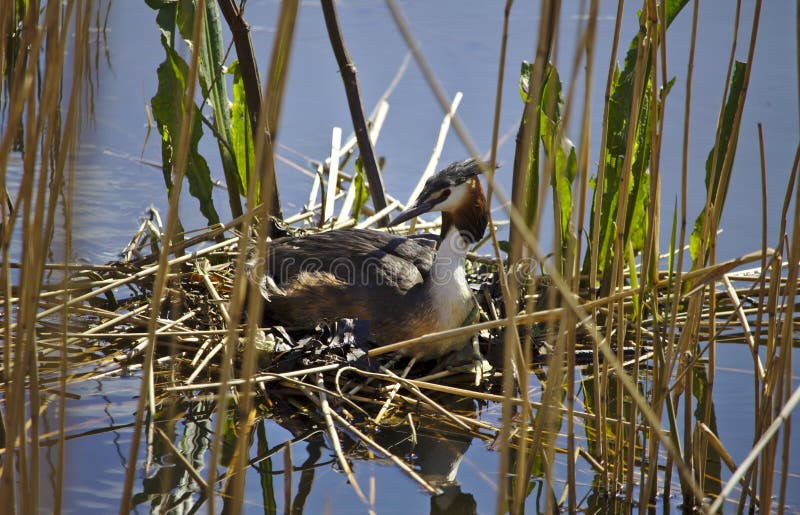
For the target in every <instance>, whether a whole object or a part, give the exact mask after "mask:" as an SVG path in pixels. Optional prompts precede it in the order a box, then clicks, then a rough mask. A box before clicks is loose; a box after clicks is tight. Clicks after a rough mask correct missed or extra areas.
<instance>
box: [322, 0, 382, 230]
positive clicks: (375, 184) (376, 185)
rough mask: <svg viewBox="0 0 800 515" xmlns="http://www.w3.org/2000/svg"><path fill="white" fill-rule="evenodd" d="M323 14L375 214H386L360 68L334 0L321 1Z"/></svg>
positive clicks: (379, 223) (380, 221) (380, 222)
mask: <svg viewBox="0 0 800 515" xmlns="http://www.w3.org/2000/svg"><path fill="white" fill-rule="evenodd" d="M321 2H322V14H323V15H324V16H325V26H326V28H327V29H328V38H329V39H330V42H331V47H332V48H333V54H334V56H336V62H337V63H338V65H339V72H340V73H341V74H342V81H343V82H344V89H345V93H346V94H347V103H348V105H349V106H350V118H351V119H352V121H353V129H354V130H355V133H356V140H357V141H358V149H359V151H360V152H361V159H362V161H363V163H364V171H365V172H366V173H367V179H368V181H369V190H370V195H371V196H372V202H373V204H374V205H375V211H376V212H378V211H382V210H383V209H385V208H386V193H385V192H384V190H383V179H381V174H380V170H379V169H378V161H377V160H376V159H375V149H374V148H373V146H372V142H371V141H370V139H369V129H368V128H367V120H366V118H365V116H364V105H363V103H362V102H361V93H360V92H359V87H358V76H357V73H356V67H355V65H354V64H353V61H352V60H351V59H350V54H349V53H348V52H347V48H346V47H345V45H344V38H343V37H342V28H341V27H340V26H339V18H338V16H337V15H336V7H335V6H334V4H333V0H321ZM388 222H389V218H388V216H384V217H383V218H381V219H380V220H379V221H378V225H379V226H381V227H385V226H386V224H387V223H388Z"/></svg>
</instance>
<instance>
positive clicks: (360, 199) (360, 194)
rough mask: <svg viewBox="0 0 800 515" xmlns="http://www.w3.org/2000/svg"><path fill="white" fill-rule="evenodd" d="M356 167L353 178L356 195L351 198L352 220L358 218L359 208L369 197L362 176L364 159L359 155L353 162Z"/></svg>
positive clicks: (359, 214)
mask: <svg viewBox="0 0 800 515" xmlns="http://www.w3.org/2000/svg"><path fill="white" fill-rule="evenodd" d="M355 168H356V175H355V177H354V178H353V180H354V181H355V188H356V197H355V199H354V200H353V211H352V215H353V220H358V218H359V217H360V216H361V210H362V209H363V208H364V204H366V203H367V199H368V198H369V189H368V188H367V182H366V180H365V178H364V161H363V160H362V159H361V156H358V158H356V162H355Z"/></svg>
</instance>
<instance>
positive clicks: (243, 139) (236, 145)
mask: <svg viewBox="0 0 800 515" xmlns="http://www.w3.org/2000/svg"><path fill="white" fill-rule="evenodd" d="M228 73H229V74H231V75H233V105H232V106H231V141H232V143H233V153H234V157H235V158H236V166H237V169H238V173H239V182H240V183H241V185H242V193H243V194H246V193H247V187H248V185H249V184H250V174H251V173H252V172H253V164H254V163H255V155H254V144H253V129H252V127H251V125H250V115H249V111H248V110H247V99H246V98H245V92H244V82H243V81H242V73H241V69H240V68H239V61H234V62H232V63H231V65H230V66H229V67H228ZM256 187H258V183H256ZM254 198H259V192H258V190H256V192H255V197H254Z"/></svg>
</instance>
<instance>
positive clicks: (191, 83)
mask: <svg viewBox="0 0 800 515" xmlns="http://www.w3.org/2000/svg"><path fill="white" fill-rule="evenodd" d="M205 12H206V11H205V0H197V5H196V11H195V16H194V26H193V27H192V41H193V42H194V43H195V44H194V46H193V47H192V60H191V63H190V66H189V75H188V77H187V85H186V95H185V97H184V102H185V105H184V109H183V113H184V118H183V123H181V130H180V133H179V134H178V140H177V147H176V152H175V167H174V169H173V172H174V174H175V177H174V180H173V187H172V191H171V192H170V195H169V211H168V214H167V226H166V230H165V233H164V235H163V238H162V245H161V251H160V254H159V256H158V270H157V272H156V276H155V279H154V281H153V298H152V301H151V305H150V318H149V320H148V324H147V332H148V338H147V347H146V349H145V353H144V364H143V365H142V372H143V373H142V384H141V388H140V393H139V401H138V403H137V407H136V423H135V424H134V426H133V435H132V437H131V448H130V453H129V458H128V467H127V469H126V471H125V482H124V485H123V490H122V498H121V499H120V509H119V512H120V515H125V514H127V513H129V512H130V510H131V501H132V494H133V480H134V477H135V474H134V472H135V471H136V470H137V466H138V463H139V459H138V458H139V445H140V443H141V438H142V425H143V423H144V420H145V409H147V413H148V415H149V418H150V420H154V418H155V417H154V415H155V398H154V391H153V361H154V355H155V343H156V334H155V333H156V325H157V321H158V314H159V313H160V312H161V302H162V297H163V295H164V293H165V291H166V282H167V279H168V276H169V255H170V253H171V250H172V243H173V239H174V238H175V235H176V232H177V228H178V205H179V201H180V193H181V189H182V185H183V177H184V174H185V172H186V162H187V157H188V152H189V133H190V129H191V127H192V123H193V119H194V115H195V109H194V93H195V89H196V85H197V73H198V66H199V59H200V47H201V43H202V39H201V38H202V37H203V30H202V29H203V19H204V18H205ZM209 483H210V484H212V485H213V483H212V482H211V481H209ZM209 499H210V501H209V506H212V507H213V505H214V502H213V497H210V498H209Z"/></svg>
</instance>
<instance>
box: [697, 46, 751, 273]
mask: <svg viewBox="0 0 800 515" xmlns="http://www.w3.org/2000/svg"><path fill="white" fill-rule="evenodd" d="M746 70H747V64H746V63H743V62H739V61H736V63H735V65H734V68H733V77H731V85H730V88H729V90H728V98H727V100H726V102H725V109H724V110H723V113H722V120H721V125H720V130H719V139H718V140H717V142H716V144H715V145H714V147H713V148H712V149H711V151H710V152H709V153H708V158H707V159H706V191H708V190H709V188H710V189H711V206H718V209H716V210H715V211H716V213H717V219H715V220H714V224H713V226H714V227H716V226H717V225H718V224H719V216H721V215H722V210H723V207H724V206H725V198H726V197H727V196H728V186H729V184H730V174H728V176H727V178H725V177H724V176H723V175H724V174H723V170H724V165H725V161H728V162H729V166H733V160H734V158H735V157H736V142H737V140H738V139H739V132H738V127H737V128H736V131H735V132H734V130H733V129H734V127H733V120H734V118H735V117H736V112H737V110H738V106H739V101H740V99H741V98H742V96H743V95H744V94H745V90H744V78H745V71H746ZM728 154H730V156H729V155H728ZM704 223H705V208H703V210H702V211H701V212H700V214H699V215H698V216H697V219H696V220H695V222H694V230H692V235H691V236H690V238H689V252H690V253H691V256H692V266H693V268H694V267H697V266H702V264H703V263H704V262H705V261H706V258H707V256H700V250H701V249H700V248H701V245H700V244H701V238H702V234H703V225H704ZM706 252H708V249H706ZM701 257H702V260H701V259H700V258H701Z"/></svg>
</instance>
